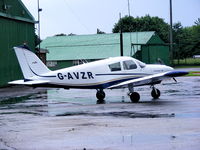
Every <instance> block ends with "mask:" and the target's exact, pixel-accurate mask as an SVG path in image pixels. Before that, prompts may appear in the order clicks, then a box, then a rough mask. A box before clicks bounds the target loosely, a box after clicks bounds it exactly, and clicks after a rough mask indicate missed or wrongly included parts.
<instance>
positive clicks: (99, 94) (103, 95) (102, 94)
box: [96, 90, 106, 101]
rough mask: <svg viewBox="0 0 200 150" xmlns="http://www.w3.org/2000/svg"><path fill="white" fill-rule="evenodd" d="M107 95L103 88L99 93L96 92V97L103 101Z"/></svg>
mask: <svg viewBox="0 0 200 150" xmlns="http://www.w3.org/2000/svg"><path fill="white" fill-rule="evenodd" d="M105 96H106V94H105V92H104V91H103V90H100V91H97V93H96V97H97V99H98V100H100V101H103V100H104V98H105Z"/></svg>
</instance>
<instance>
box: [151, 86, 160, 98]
mask: <svg viewBox="0 0 200 150" xmlns="http://www.w3.org/2000/svg"><path fill="white" fill-rule="evenodd" d="M151 96H152V97H153V98H154V99H158V98H159V97H160V90H159V89H156V88H153V89H152V91H151Z"/></svg>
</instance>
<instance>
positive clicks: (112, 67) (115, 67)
mask: <svg viewBox="0 0 200 150" xmlns="http://www.w3.org/2000/svg"><path fill="white" fill-rule="evenodd" d="M109 68H110V71H121V65H120V62H117V63H114V64H110V65H109Z"/></svg>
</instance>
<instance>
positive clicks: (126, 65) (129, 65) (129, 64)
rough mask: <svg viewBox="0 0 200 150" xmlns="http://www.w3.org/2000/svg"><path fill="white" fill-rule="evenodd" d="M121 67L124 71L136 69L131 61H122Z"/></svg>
mask: <svg viewBox="0 0 200 150" xmlns="http://www.w3.org/2000/svg"><path fill="white" fill-rule="evenodd" d="M123 67H124V70H131V69H136V68H137V65H136V64H135V62H134V61H132V60H126V61H123Z"/></svg>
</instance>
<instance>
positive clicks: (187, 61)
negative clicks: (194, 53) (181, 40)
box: [173, 58, 200, 67]
mask: <svg viewBox="0 0 200 150" xmlns="http://www.w3.org/2000/svg"><path fill="white" fill-rule="evenodd" d="M173 63H174V65H175V66H176V65H193V66H198V65H199V67H200V59H199V58H196V59H194V58H186V59H180V60H179V61H178V60H177V59H175V60H174V61H173Z"/></svg>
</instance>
